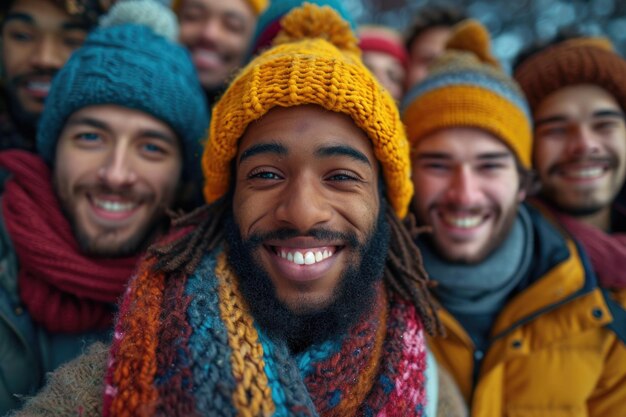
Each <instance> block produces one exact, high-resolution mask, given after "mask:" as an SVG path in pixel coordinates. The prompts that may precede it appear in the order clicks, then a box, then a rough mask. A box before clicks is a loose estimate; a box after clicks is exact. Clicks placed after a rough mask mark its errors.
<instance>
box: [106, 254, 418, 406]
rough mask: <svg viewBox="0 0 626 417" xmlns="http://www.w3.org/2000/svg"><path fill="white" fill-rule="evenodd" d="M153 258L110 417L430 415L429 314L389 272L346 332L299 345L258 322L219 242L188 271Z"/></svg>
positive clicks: (126, 318) (142, 276) (126, 305)
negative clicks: (390, 289) (388, 283)
mask: <svg viewBox="0 0 626 417" xmlns="http://www.w3.org/2000/svg"><path fill="white" fill-rule="evenodd" d="M150 266H151V265H150V261H146V263H144V265H143V266H142V267H141V268H140V273H139V274H138V275H137V277H136V278H135V279H134V280H133V281H132V282H131V283H130V285H129V288H128V291H127V293H126V295H125V297H124V299H123V301H122V305H121V308H120V316H119V318H118V323H117V326H116V330H115V336H114V341H113V344H112V347H111V352H110V358H109V367H108V370H107V376H106V379H105V382H106V388H105V395H104V407H103V415H104V416H105V417H108V416H111V417H113V416H116V417H117V416H137V415H142V416H151V415H166V416H171V417H176V416H190V415H191V416H233V417H234V416H249V417H256V416H258V417H261V416H275V417H279V416H280V417H289V416H325V417H326V416H337V417H340V416H341V417H350V416H381V417H382V416H389V417H391V416H403V417H412V416H415V417H417V416H422V415H423V410H424V406H425V381H424V372H425V366H426V354H425V343H424V334H423V329H422V324H421V322H420V320H419V317H418V314H417V312H416V310H415V308H414V307H413V306H412V305H411V304H410V303H407V302H405V301H403V300H400V299H399V298H397V297H396V296H390V297H391V298H390V299H388V298H387V292H386V290H385V289H384V288H383V284H382V283H379V284H378V287H377V297H376V302H375V303H374V306H373V307H372V309H370V310H369V311H368V312H367V313H366V314H364V316H363V317H362V318H361V320H360V321H359V322H358V323H357V324H355V325H354V326H353V328H351V329H350V330H349V331H348V333H347V334H346V335H344V336H342V337H340V338H338V339H334V340H329V341H324V342H320V343H319V344H316V345H313V346H311V347H309V348H308V349H307V350H305V351H304V352H301V353H299V354H297V355H293V354H291V353H290V352H289V349H288V347H287V345H286V344H285V342H284V341H282V340H277V339H273V338H270V337H269V336H267V335H266V334H264V332H263V331H262V329H260V328H259V327H258V326H257V324H256V323H255V321H254V319H253V317H252V316H251V315H250V312H249V310H248V307H247V304H246V302H245V300H244V299H243V298H242V296H241V294H240V292H239V289H238V280H237V277H236V276H235V275H234V272H233V271H232V270H231V268H230V266H229V265H228V264H227V260H226V255H225V254H224V253H223V252H221V251H220V250H218V251H216V252H213V253H210V254H207V255H205V258H204V259H203V261H202V262H201V264H200V265H199V266H198V269H197V270H196V272H195V273H193V274H192V275H191V276H188V277H178V276H177V277H175V278H174V277H173V278H172V279H168V280H165V279H164V277H163V276H162V275H159V274H153V273H151V272H150Z"/></svg>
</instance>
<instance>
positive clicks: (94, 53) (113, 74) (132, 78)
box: [37, 24, 209, 179]
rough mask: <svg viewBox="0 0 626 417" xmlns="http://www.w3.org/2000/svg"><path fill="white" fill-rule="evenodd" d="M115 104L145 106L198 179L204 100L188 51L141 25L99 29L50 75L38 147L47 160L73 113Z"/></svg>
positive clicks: (188, 171) (206, 115)
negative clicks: (164, 126)
mask: <svg viewBox="0 0 626 417" xmlns="http://www.w3.org/2000/svg"><path fill="white" fill-rule="evenodd" d="M103 104H116V105H119V106H122V107H127V108H131V109H136V110H141V111H144V112H146V113H148V114H150V115H152V116H154V117H155V118H156V119H159V120H161V121H163V122H165V123H166V124H168V125H169V126H170V127H171V128H172V129H173V130H174V132H176V134H177V135H178V137H179V138H180V139H181V143H182V150H183V155H184V157H185V161H184V165H183V172H184V174H185V175H186V177H187V178H197V179H200V178H201V174H200V163H199V159H200V155H201V154H202V143H201V140H202V139H203V138H204V136H205V135H206V129H207V127H208V125H209V112H208V108H207V105H206V99H205V95H204V92H203V91H202V88H201V87H200V82H199V81H198V76H197V75H196V71H195V68H194V66H193V64H192V62H191V59H190V57H189V54H188V52H187V51H186V50H185V49H184V48H183V47H181V46H179V45H177V44H175V43H173V42H170V41H168V40H167V39H165V38H163V37H162V36H160V35H158V34H156V33H154V32H153V31H152V30H151V29H150V28H148V27H147V26H143V25H135V24H122V25H118V26H113V27H107V28H98V29H96V30H94V31H93V32H92V33H91V34H90V35H89V36H88V37H87V40H86V41H85V43H84V44H83V46H82V47H81V48H79V49H78V50H77V51H76V52H74V53H73V54H72V56H71V58H70V59H69V60H68V62H67V63H66V64H65V65H64V66H63V68H61V70H60V71H59V72H58V74H57V75H56V76H55V77H54V80H53V82H52V86H51V88H50V93H49V95H48V97H47V99H46V107H45V110H44V112H43V114H42V116H41V121H40V125H39V128H38V130H37V149H38V151H39V153H40V155H41V156H42V157H43V158H44V159H45V160H46V161H47V162H48V163H50V164H51V163H52V162H53V161H54V157H55V151H56V145H57V140H58V138H59V135H60V133H61V131H62V129H63V126H64V125H65V122H66V121H67V119H68V117H70V116H71V115H72V114H73V113H74V112H76V111H78V110H80V109H82V108H84V107H87V106H92V105H103Z"/></svg>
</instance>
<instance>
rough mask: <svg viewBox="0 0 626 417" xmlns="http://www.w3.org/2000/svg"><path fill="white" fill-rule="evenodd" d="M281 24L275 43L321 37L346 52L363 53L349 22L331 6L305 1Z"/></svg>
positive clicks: (283, 19) (282, 20)
mask: <svg viewBox="0 0 626 417" xmlns="http://www.w3.org/2000/svg"><path fill="white" fill-rule="evenodd" d="M280 24H281V28H282V29H281V31H280V32H279V33H278V35H276V38H274V41H273V43H274V45H280V44H283V43H291V42H297V41H300V40H304V39H318V38H319V39H324V40H326V41H328V42H329V43H332V44H333V45H334V46H336V47H337V48H339V49H341V50H342V51H344V52H351V53H354V54H356V55H360V54H361V50H360V49H359V47H358V41H357V39H356V36H354V33H353V32H352V29H351V28H350V25H349V23H348V22H346V21H345V20H343V19H340V18H338V16H337V12H336V11H335V10H333V9H332V8H330V7H329V6H322V7H316V6H313V5H312V4H311V3H304V5H303V6H302V7H299V8H296V9H294V10H293V11H292V12H291V13H289V14H287V15H286V16H285V17H283V18H282V19H281V22H280Z"/></svg>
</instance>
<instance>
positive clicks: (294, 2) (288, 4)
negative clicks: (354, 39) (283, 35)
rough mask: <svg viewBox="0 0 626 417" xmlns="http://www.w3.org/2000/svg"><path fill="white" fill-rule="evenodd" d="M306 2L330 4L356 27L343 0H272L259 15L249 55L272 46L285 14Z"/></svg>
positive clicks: (352, 26) (351, 26) (320, 4)
mask: <svg viewBox="0 0 626 417" xmlns="http://www.w3.org/2000/svg"><path fill="white" fill-rule="evenodd" d="M305 3H310V4H315V5H318V6H320V7H321V6H329V7H330V8H332V9H333V10H335V11H336V12H337V13H338V14H339V15H340V16H341V17H342V19H343V20H345V21H346V22H348V24H349V25H350V28H352V29H354V28H355V27H356V25H355V23H354V20H353V19H352V16H351V15H350V14H349V13H348V12H347V11H346V9H345V8H344V6H343V3H342V1H341V0H308V1H306V0H272V1H270V5H269V7H268V8H267V9H266V10H265V11H264V12H263V13H262V14H261V15H260V16H259V21H258V22H257V27H256V31H255V34H254V37H253V40H252V45H251V49H250V53H249V55H250V56H252V55H254V54H256V53H258V52H260V51H261V50H263V49H266V48H267V47H269V46H271V45H272V41H273V39H274V38H275V37H276V36H277V34H278V32H280V30H281V29H282V26H281V25H282V22H281V19H282V18H283V16H285V15H286V14H287V13H289V12H290V11H292V10H294V9H296V8H298V7H300V6H302V5H303V4H305Z"/></svg>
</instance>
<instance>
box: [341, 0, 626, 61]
mask: <svg viewBox="0 0 626 417" xmlns="http://www.w3.org/2000/svg"><path fill="white" fill-rule="evenodd" d="M426 3H428V2H427V1H419V0H344V4H345V7H346V9H347V10H348V11H349V12H351V13H352V15H353V16H354V17H355V19H356V21H357V23H359V24H363V23H378V24H383V25H388V26H391V27H394V28H396V29H398V30H401V31H404V30H405V29H406V27H407V26H408V25H409V24H410V23H411V21H412V19H413V16H415V13H416V11H417V10H418V9H419V8H420V7H421V6H423V5H424V4H426ZM430 3H432V1H431V2H430ZM436 3H437V4H440V3H442V2H439V1H437V2H436ZM445 4H447V5H452V6H459V7H461V8H464V9H465V10H466V12H467V13H468V14H469V15H470V16H471V17H474V18H477V19H478V20H480V21H481V22H482V23H483V24H485V25H486V26H487V27H488V28H489V31H490V32H491V34H492V38H493V44H492V47H493V52H494V54H495V55H496V56H497V57H498V58H499V59H500V60H501V61H502V63H503V65H504V66H505V67H506V68H507V69H510V64H511V60H512V59H513V58H514V57H515V56H516V55H517V53H518V52H519V51H520V49H523V48H524V47H526V46H527V45H529V44H530V43H532V42H533V41H535V40H545V39H549V38H551V37H552V36H554V34H555V33H556V32H557V30H559V29H560V28H561V27H569V26H575V27H576V28H578V29H579V30H580V31H582V32H583V33H585V34H590V35H604V36H608V37H609V38H610V39H611V40H612V41H613V44H614V45H615V47H616V49H617V50H618V51H619V52H620V54H621V55H622V56H626V0H586V1H585V0H516V1H503V0H448V1H446V2H445Z"/></svg>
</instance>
